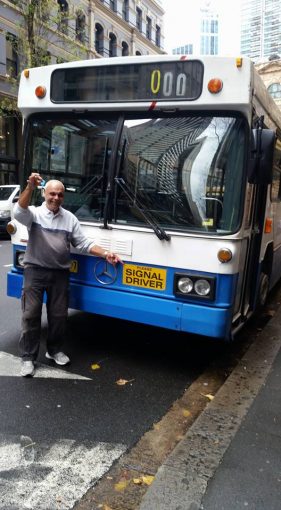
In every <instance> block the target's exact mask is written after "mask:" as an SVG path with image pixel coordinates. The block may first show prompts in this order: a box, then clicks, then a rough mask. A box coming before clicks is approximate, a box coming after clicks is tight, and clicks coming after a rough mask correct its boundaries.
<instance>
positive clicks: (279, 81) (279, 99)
mask: <svg viewBox="0 0 281 510" xmlns="http://www.w3.org/2000/svg"><path fill="white" fill-rule="evenodd" d="M255 67H256V69H257V71H258V73H259V75H260V76H261V78H262V79H263V81H264V83H265V86H266V88H267V90H268V92H269V93H270V95H271V96H272V97H273V99H274V101H275V102H276V104H277V105H278V107H279V108H280V110H281V58H279V57H278V56H277V55H276V56H273V57H270V59H267V60H266V61H263V62H260V63H258V64H256V65H255Z"/></svg>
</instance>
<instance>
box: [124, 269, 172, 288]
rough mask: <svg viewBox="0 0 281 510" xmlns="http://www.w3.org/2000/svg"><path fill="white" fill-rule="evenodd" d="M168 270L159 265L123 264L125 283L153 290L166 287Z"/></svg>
mask: <svg viewBox="0 0 281 510" xmlns="http://www.w3.org/2000/svg"><path fill="white" fill-rule="evenodd" d="M166 277H167V270H166V269H159V268H158V267H145V266H135V265H131V264H124V265H123V280H122V281H123V284H124V285H133V286H134V287H141V288H145V289H152V290H165V289H166Z"/></svg>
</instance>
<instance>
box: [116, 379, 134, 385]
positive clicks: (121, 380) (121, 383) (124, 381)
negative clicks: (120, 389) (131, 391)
mask: <svg viewBox="0 0 281 510" xmlns="http://www.w3.org/2000/svg"><path fill="white" fill-rule="evenodd" d="M134 380H135V379H130V380H129V381H127V379H118V381H116V384H118V386H124V385H125V384H128V383H129V382H132V381H134Z"/></svg>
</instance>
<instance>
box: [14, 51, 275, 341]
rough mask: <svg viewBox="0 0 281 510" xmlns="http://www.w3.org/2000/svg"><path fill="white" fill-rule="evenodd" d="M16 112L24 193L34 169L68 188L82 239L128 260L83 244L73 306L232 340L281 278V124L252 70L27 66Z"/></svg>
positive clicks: (19, 264) (147, 59) (23, 240)
mask: <svg viewBox="0 0 281 510" xmlns="http://www.w3.org/2000/svg"><path fill="white" fill-rule="evenodd" d="M18 107H19V109H20V111H21V113H22V116H23V119H24V130H23V153H22V161H21V170H20V174H21V182H20V184H21V186H22V187H23V186H25V184H26V180H27V178H28V176H29V175H30V173H31V172H38V173H40V175H41V176H42V177H43V179H44V180H45V181H48V180H49V179H59V180H61V181H62V182H63V184H64V186H65V199H64V207H65V208H66V209H68V210H70V211H72V212H73V213H74V214H75V215H76V216H77V218H78V219H79V221H80V223H81V226H82V229H83V231H84V233H85V235H86V236H87V237H88V238H90V239H92V240H93V241H94V242H96V243H97V244H98V245H100V246H102V247H103V248H104V249H105V250H110V251H114V252H116V253H118V254H119V255H120V257H121V258H122V260H123V262H124V264H118V266H116V267H114V266H111V265H110V264H107V262H106V261H104V260H103V259H101V258H97V257H94V256H91V255H84V254H83V255H82V254H80V253H78V252H76V251H75V249H74V248H73V250H72V252H71V268H70V273H71V274H70V305H69V306H70V308H72V309H76V310H81V311H85V312H90V313H93V314H98V315H102V316H107V317H112V318H117V319H121V320H126V321H132V322H135V323H142V324H146V325H151V326H156V327H160V328H166V329H169V330H175V331H179V332H182V333H187V334H197V335H203V336H207V337H210V338H213V339H223V340H231V339H233V338H234V336H235V334H236V332H237V331H238V330H239V329H240V328H241V326H243V325H244V324H245V322H246V321H247V320H248V319H249V318H250V317H251V315H252V314H253V313H254V312H255V311H256V310H258V309H259V308H260V307H261V306H263V304H264V303H265V300H266V297H267V294H268V292H269V290H270V289H271V288H272V287H273V286H274V285H275V284H276V283H277V281H278V280H279V278H280V276H281V229H280V224H281V114H280V111H279V110H278V108H277V106H276V104H275V103H274V101H273V99H272V98H271V97H270V95H269V94H268V92H267V90H266V88H265V86H264V84H263V82H262V80H261V78H260V77H259V75H258V73H257V72H256V70H255V68H254V65H253V63H252V62H251V60H250V59H248V58H246V57H243V58H241V57H237V58H236V57H227V58H224V57H214V56H211V57H210V56H206V57H205V56H204V57H201V56H200V57H198V58H195V57H190V56H189V57H188V58H187V57H185V56H176V55H173V56H170V55H161V56H159V55H157V56H155V55H154V56H137V57H120V58H119V57H116V58H114V59H107V58H104V59H92V60H86V61H77V62H69V63H64V64H57V65H48V66H46V67H38V68H31V69H25V70H24V71H23V72H22V75H21V79H20V86H19V94H18ZM43 195H44V190H43V189H42V187H41V188H40V187H39V188H37V189H36V192H35V193H34V194H33V199H32V200H33V202H32V203H33V204H34V205H39V204H41V203H42V200H43V199H44V198H43ZM8 230H9V232H10V234H11V241H12V249H13V265H12V267H11V270H10V271H9V273H8V277H7V289H8V290H7V294H8V296H12V297H16V298H19V297H20V295H21V288H22V279H23V256H24V251H25V248H26V245H27V243H28V233H27V231H26V229H25V227H24V226H23V225H21V224H19V223H17V222H16V221H15V220H12V221H11V223H10V224H9V227H8ZM187 337H188V335H186V338H187Z"/></svg>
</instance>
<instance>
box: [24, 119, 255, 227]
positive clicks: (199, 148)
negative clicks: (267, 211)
mask: <svg viewBox="0 0 281 510" xmlns="http://www.w3.org/2000/svg"><path fill="white" fill-rule="evenodd" d="M120 125H121V128H120ZM246 136H247V130H246V121H245V119H244V118H242V117H237V116H235V115H230V114H227V115H225V116H218V115H213V114H211V113H210V114H208V115H203V114H202V115H200V113H198V112H197V113H196V114H194V115H189V116H187V115H186V114H185V115H180V114H178V115H170V116H167V114H166V115H165V114H162V115H160V114H158V115H157V116H156V115H155V116H152V115H150V117H149V118H145V117H144V116H142V117H141V118H140V117H139V116H137V115H135V117H134V116H133V115H130V116H128V115H127V118H125V120H124V119H123V118H118V115H117V114H116V117H114V116H113V115H111V116H110V118H109V117H103V116H102V115H101V114H97V113H95V114H90V113H89V114H87V115H86V114H83V115H82V114H81V115H80V114H77V113H75V117H74V115H73V116H71V115H65V114H64V115H62V114H61V115H60V116H59V117H58V116H56V115H45V116H42V115H41V116H33V117H32V119H31V120H30V121H29V125H28V136H27V139H26V149H25V154H26V158H25V169H26V174H29V173H30V169H32V171H33V172H34V171H36V172H40V174H41V175H42V177H43V178H44V179H45V180H49V179H59V180H61V181H62V182H63V183H64V185H65V188H66V192H65V201H64V207H65V208H66V209H69V210H71V211H72V212H73V213H74V214H75V215H76V216H77V217H78V219H79V220H80V221H83V222H95V223H96V222H104V221H106V222H108V223H110V224H116V225H128V226H130V225H135V226H139V227H149V222H148V217H150V218H152V219H153V221H154V222H155V223H156V224H157V225H159V227H160V228H162V229H166V230H167V229H168V230H175V231H183V232H190V231H192V232H194V231H197V232H211V233H218V234H224V233H232V232H235V231H236V230H237V229H238V228H239V223H240V220H241V216H242V210H241V207H242V206H241V204H242V201H243V196H241V195H242V193H243V192H242V190H243V186H242V181H243V179H244V178H245V177H244V173H245V172H244V171H243V170H244V161H245V150H246ZM25 177H27V175H26V176H25ZM40 200H42V197H41V193H40V192H38V193H37V194H34V203H35V204H38V203H39V201H40Z"/></svg>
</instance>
